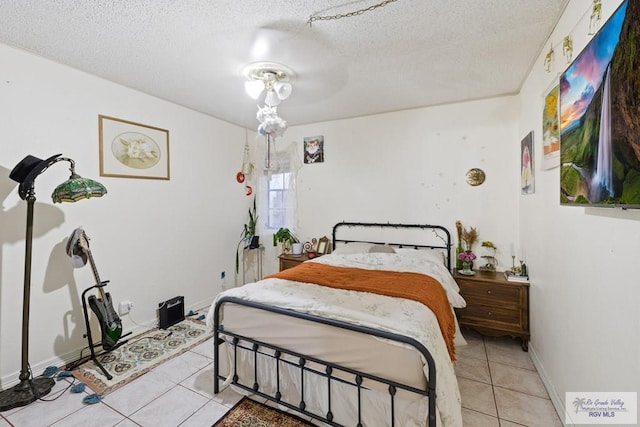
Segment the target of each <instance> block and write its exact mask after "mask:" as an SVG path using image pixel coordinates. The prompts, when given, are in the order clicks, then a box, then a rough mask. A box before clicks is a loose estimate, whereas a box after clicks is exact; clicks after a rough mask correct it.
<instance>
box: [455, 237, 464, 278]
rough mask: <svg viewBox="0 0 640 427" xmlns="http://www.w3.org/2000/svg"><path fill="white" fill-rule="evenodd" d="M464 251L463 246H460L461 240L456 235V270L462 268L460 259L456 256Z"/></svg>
mask: <svg viewBox="0 0 640 427" xmlns="http://www.w3.org/2000/svg"><path fill="white" fill-rule="evenodd" d="M463 252H464V248H463V247H462V241H461V240H460V238H459V237H458V247H457V248H456V270H458V271H460V270H462V267H463V266H462V262H463V261H462V260H461V259H460V258H459V257H458V256H459V255H460V254H461V253H463Z"/></svg>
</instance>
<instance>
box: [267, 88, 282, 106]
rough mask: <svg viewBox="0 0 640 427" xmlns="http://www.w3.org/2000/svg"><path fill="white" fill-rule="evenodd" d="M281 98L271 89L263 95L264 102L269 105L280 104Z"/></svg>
mask: <svg viewBox="0 0 640 427" xmlns="http://www.w3.org/2000/svg"><path fill="white" fill-rule="evenodd" d="M280 102H281V99H280V97H278V94H277V93H276V92H275V91H274V90H273V89H271V90H269V91H267V94H266V95H265V97H264V103H265V104H266V105H268V106H269V107H275V106H277V105H280Z"/></svg>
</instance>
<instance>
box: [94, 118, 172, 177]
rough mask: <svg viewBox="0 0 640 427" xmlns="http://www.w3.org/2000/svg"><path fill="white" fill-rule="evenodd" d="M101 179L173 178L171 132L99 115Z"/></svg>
mask: <svg viewBox="0 0 640 427" xmlns="http://www.w3.org/2000/svg"><path fill="white" fill-rule="evenodd" d="M98 127H99V136H100V176H113V177H121V178H146V179H167V180H168V179H169V131H168V130H166V129H160V128H157V127H153V126H148V125H143V124H140V123H134V122H130V121H128V120H123V119H116V118H115V117H108V116H103V115H99V116H98Z"/></svg>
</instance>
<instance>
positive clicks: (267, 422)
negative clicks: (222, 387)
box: [213, 397, 313, 427]
mask: <svg viewBox="0 0 640 427" xmlns="http://www.w3.org/2000/svg"><path fill="white" fill-rule="evenodd" d="M232 426H260V427H307V426H313V424H311V423H310V422H308V421H305V420H303V419H302V418H300V417H298V416H296V415H293V414H289V413H287V412H283V411H281V410H279V409H276V408H270V407H268V406H266V405H263V404H261V403H258V402H256V401H253V400H251V399H249V398H248V397H243V398H242V400H241V401H240V402H238V403H236V405H235V406H234V407H233V408H232V409H231V410H230V411H229V412H227V413H226V415H225V416H224V417H222V418H221V419H220V420H218V422H216V423H215V424H214V425H213V427H232Z"/></svg>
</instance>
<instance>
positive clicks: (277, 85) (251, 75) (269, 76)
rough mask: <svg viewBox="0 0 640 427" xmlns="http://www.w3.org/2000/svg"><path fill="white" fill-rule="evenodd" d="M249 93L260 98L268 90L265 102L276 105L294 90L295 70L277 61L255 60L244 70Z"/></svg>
mask: <svg viewBox="0 0 640 427" xmlns="http://www.w3.org/2000/svg"><path fill="white" fill-rule="evenodd" d="M242 75H243V77H244V78H245V79H246V81H245V84H244V87H245V90H246V92H247V94H248V95H249V96H250V97H251V98H253V99H258V98H259V97H260V95H261V94H262V93H263V92H264V91H266V94H265V101H264V102H265V104H266V105H269V106H276V105H278V104H280V101H282V100H284V99H287V98H288V97H289V96H290V95H291V92H292V91H293V86H292V83H293V81H294V80H295V76H296V75H295V73H294V71H293V70H292V69H291V68H289V67H287V66H286V65H282V64H278V63H276V62H253V63H251V64H249V65H247V66H246V67H244V69H243V70H242Z"/></svg>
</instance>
